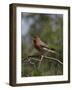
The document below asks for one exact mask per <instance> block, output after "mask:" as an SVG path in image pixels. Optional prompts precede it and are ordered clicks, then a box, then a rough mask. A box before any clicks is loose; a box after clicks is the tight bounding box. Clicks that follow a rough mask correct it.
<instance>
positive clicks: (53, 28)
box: [21, 12, 63, 77]
mask: <svg viewBox="0 0 72 90" xmlns="http://www.w3.org/2000/svg"><path fill="white" fill-rule="evenodd" d="M34 35H38V36H39V37H40V38H41V40H42V41H43V42H45V43H46V44H48V46H49V47H50V48H54V49H55V50H56V52H57V55H53V54H51V53H49V54H48V56H50V57H54V58H57V59H59V60H60V61H61V62H63V15H62V14H39V13H38V14H37V13H25V12H22V13H21V58H22V59H21V60H22V63H21V75H22V77H28V76H48V75H50V76H51V75H62V74H63V65H61V64H60V63H58V62H56V61H54V60H50V59H44V60H43V61H42V63H41V65H40V68H39V69H38V68H37V67H38V64H39V62H38V61H34V60H31V62H32V63H34V64H30V63H24V60H25V59H24V58H27V57H28V56H31V55H32V56H33V55H38V53H39V52H38V51H37V50H36V49H35V48H34V46H33V42H32V38H33V36H34ZM36 58H37V59H40V57H36Z"/></svg>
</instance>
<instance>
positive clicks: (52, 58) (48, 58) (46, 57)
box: [44, 56, 63, 65]
mask: <svg viewBox="0 0 72 90" xmlns="http://www.w3.org/2000/svg"><path fill="white" fill-rule="evenodd" d="M44 58H48V59H52V60H55V61H57V62H59V63H60V64H62V65H63V63H62V62H61V61H60V60H59V59H56V58H52V57H47V56H44Z"/></svg>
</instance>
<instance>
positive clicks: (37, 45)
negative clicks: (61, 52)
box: [33, 35, 56, 54]
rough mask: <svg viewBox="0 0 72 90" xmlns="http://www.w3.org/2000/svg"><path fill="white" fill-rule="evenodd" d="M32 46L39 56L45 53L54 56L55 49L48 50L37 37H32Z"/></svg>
mask: <svg viewBox="0 0 72 90" xmlns="http://www.w3.org/2000/svg"><path fill="white" fill-rule="evenodd" d="M33 44H34V47H35V49H36V50H37V51H39V52H40V53H41V54H45V53H46V52H50V53H53V54H56V51H55V49H53V48H49V47H48V45H47V44H46V43H44V42H43V41H42V40H41V39H40V37H39V36H38V35H35V36H33Z"/></svg>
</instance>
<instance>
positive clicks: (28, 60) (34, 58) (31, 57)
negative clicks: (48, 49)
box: [24, 55, 63, 65]
mask: <svg viewBox="0 0 72 90" xmlns="http://www.w3.org/2000/svg"><path fill="white" fill-rule="evenodd" d="M38 57H40V58H41V56H39V55H33V56H28V57H27V58H24V62H30V61H31V60H32V59H33V60H35V61H41V60H40V59H37V58H38ZM43 58H46V59H51V60H54V61H57V62H58V63H60V64H62V65H63V63H62V62H61V61H60V60H59V59H56V58H53V57H47V56H43Z"/></svg>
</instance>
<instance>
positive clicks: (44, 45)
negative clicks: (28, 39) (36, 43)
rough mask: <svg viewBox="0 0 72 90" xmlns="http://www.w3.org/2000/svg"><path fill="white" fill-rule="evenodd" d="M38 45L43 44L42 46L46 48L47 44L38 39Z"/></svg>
mask: <svg viewBox="0 0 72 90" xmlns="http://www.w3.org/2000/svg"><path fill="white" fill-rule="evenodd" d="M40 45H41V46H43V47H46V48H48V45H47V44H45V43H44V42H42V41H40Z"/></svg>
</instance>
